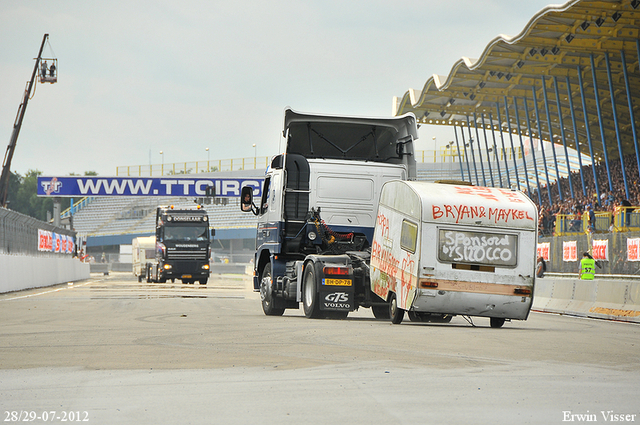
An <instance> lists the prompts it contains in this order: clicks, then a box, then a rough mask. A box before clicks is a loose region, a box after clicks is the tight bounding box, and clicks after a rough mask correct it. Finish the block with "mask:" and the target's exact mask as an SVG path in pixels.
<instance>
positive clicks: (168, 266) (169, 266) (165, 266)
mask: <svg viewBox="0 0 640 425" xmlns="http://www.w3.org/2000/svg"><path fill="white" fill-rule="evenodd" d="M162 268H163V269H165V270H169V269H170V268H171V264H165V265H164V266H162Z"/></svg>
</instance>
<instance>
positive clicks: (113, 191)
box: [38, 176, 264, 198]
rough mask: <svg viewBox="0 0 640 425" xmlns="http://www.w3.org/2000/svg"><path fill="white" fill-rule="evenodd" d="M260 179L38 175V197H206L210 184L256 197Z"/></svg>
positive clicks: (221, 192) (219, 191) (222, 191)
mask: <svg viewBox="0 0 640 425" xmlns="http://www.w3.org/2000/svg"><path fill="white" fill-rule="evenodd" d="M263 181H264V179H260V178H246V179H232V178H220V179H211V178H196V177H191V178H185V177H179V178H178V177H173V176H164V177H158V178H155V177H153V178H152V177H149V178H145V177H38V196H45V197H56V196H60V197H83V196H186V197H204V196H206V195H207V187H213V188H214V194H215V196H220V197H227V198H228V197H231V198H233V197H239V196H240V191H241V189H242V188H243V187H244V186H251V187H253V188H254V190H253V194H254V196H260V195H261V189H262V182H263Z"/></svg>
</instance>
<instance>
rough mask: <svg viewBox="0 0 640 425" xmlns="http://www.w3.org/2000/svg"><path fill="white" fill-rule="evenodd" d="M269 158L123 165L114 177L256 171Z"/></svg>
mask: <svg viewBox="0 0 640 425" xmlns="http://www.w3.org/2000/svg"><path fill="white" fill-rule="evenodd" d="M269 160H270V159H269V157H267V156H257V157H251V158H236V159H219V160H214V161H190V162H174V163H168V164H150V165H125V166H120V167H116V176H126V177H130V176H140V177H142V176H149V177H152V176H166V175H176V174H197V173H213V172H216V171H239V170H258V169H261V168H267V166H268V165H269Z"/></svg>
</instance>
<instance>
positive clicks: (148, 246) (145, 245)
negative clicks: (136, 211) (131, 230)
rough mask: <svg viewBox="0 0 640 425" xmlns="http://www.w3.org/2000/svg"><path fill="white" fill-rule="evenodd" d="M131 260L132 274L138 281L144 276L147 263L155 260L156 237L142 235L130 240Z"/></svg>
mask: <svg viewBox="0 0 640 425" xmlns="http://www.w3.org/2000/svg"><path fill="white" fill-rule="evenodd" d="M131 262H132V264H133V274H134V275H135V276H137V277H138V282H142V279H145V278H146V265H147V263H155V262H156V237H155V236H143V237H138V238H134V239H133V241H131Z"/></svg>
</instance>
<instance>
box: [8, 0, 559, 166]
mask: <svg viewBox="0 0 640 425" xmlns="http://www.w3.org/2000/svg"><path fill="white" fill-rule="evenodd" d="M549 4H550V3H549V2H548V0H526V1H525V0H516V1H514V0H485V1H481V0H458V1H455V2H446V1H435V0H422V1H417V0H404V1H402V2H398V1H391V0H377V1H364V0H349V1H345V0H322V1H321V0H309V1H307V0H296V1H294V0H270V1H268V2H264V1H252V0H234V1H232V2H230V1H224V2H223V1H218V0H181V1H168V0H154V1H153V2H151V1H136V0H112V1H102V2H93V1H92V2H89V1H86V0H58V1H46V0H19V1H18V0H0V145H1V146H2V150H3V153H4V152H5V151H6V149H7V148H6V147H7V146H8V144H9V141H10V138H11V134H12V131H13V124H14V121H15V119H16V114H17V111H18V106H19V105H20V103H21V101H22V97H23V95H24V91H25V88H26V83H27V82H28V80H29V79H30V78H31V73H32V71H33V67H34V63H35V61H34V58H36V57H37V54H38V49H39V48H40V44H41V42H42V39H43V35H44V34H45V33H48V34H49V42H48V44H47V45H46V46H45V49H44V51H43V57H44V58H47V57H48V58H51V57H55V58H57V59H58V72H59V75H58V83H56V84H37V87H36V91H35V95H34V96H33V97H32V98H31V99H30V100H29V102H28V107H27V110H26V114H25V118H24V121H23V124H22V129H21V131H20V135H19V138H18V141H17V145H16V149H15V153H14V156H13V161H12V164H11V171H13V172H17V173H19V174H22V175H24V174H25V173H26V172H27V171H29V170H39V171H41V172H42V173H43V175H46V176H65V175H69V174H70V173H75V174H83V173H84V172H86V171H95V172H97V173H98V174H99V175H103V176H112V175H115V174H116V167H118V166H128V165H149V164H150V163H151V164H160V163H161V162H164V163H165V164H166V163H172V162H186V161H206V160H207V159H208V158H210V159H211V161H213V160H218V159H231V158H253V156H254V155H257V156H273V155H276V154H278V153H280V151H281V150H282V149H283V147H282V145H281V132H282V124H283V116H284V110H285V108H286V107H291V108H292V109H294V110H297V111H300V112H309V113H323V114H344V115H357V116H391V115H393V113H394V111H393V110H392V103H393V97H394V96H397V97H402V96H403V95H404V93H405V92H406V91H407V90H409V89H410V88H413V89H418V90H421V89H422V88H423V87H424V84H425V83H426V81H427V79H428V78H429V77H430V76H431V75H433V74H440V75H448V74H449V72H450V71H451V68H452V66H453V65H454V63H455V62H456V61H457V60H459V59H460V58H461V57H463V56H465V57H470V58H478V57H479V56H480V55H481V54H482V52H483V51H484V49H485V47H486V46H487V44H488V43H489V42H490V41H491V40H493V39H494V38H495V37H496V36H498V35H500V34H504V35H508V36H514V35H517V34H519V33H520V32H521V31H522V30H523V29H524V27H525V26H526V25H527V23H528V22H529V21H530V20H531V18H533V16H534V15H535V14H536V13H537V12H539V11H540V10H541V9H543V8H544V7H545V6H547V5H549ZM419 136H420V139H419V140H417V141H416V149H417V150H422V149H424V150H428V149H434V148H435V147H437V145H443V144H445V143H446V142H447V141H448V140H450V139H453V137H454V136H453V131H452V130H451V128H449V127H436V126H422V127H421V128H420V130H419ZM434 137H435V138H436V139H435V140H434V139H433V138H434ZM254 144H255V148H254V147H253V145H254ZM206 148H209V151H208V152H207V151H206ZM160 151H162V152H163V155H160ZM3 157H4V155H3Z"/></svg>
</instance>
